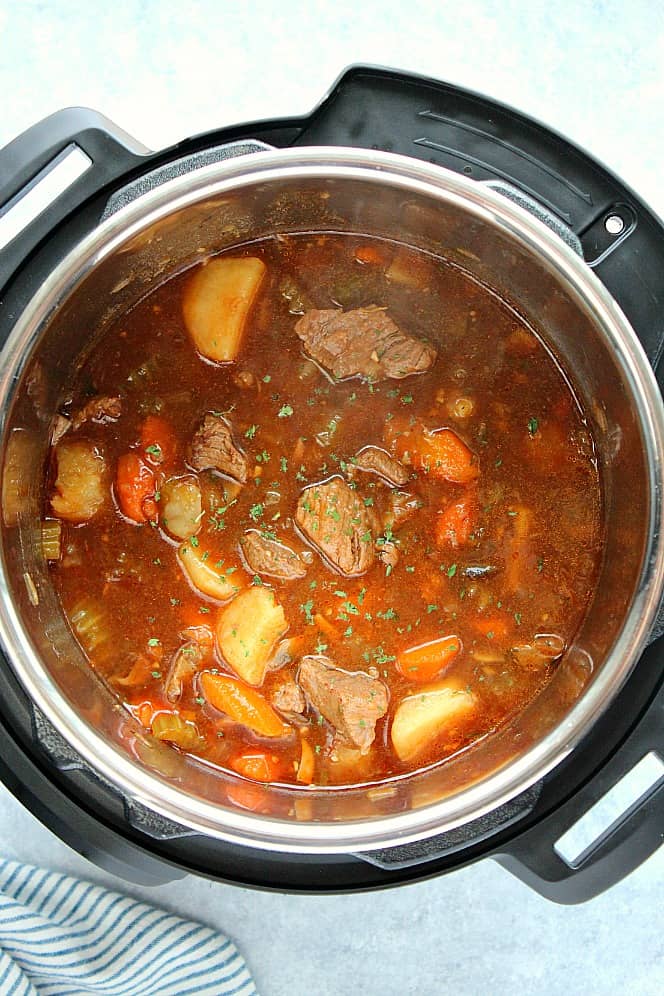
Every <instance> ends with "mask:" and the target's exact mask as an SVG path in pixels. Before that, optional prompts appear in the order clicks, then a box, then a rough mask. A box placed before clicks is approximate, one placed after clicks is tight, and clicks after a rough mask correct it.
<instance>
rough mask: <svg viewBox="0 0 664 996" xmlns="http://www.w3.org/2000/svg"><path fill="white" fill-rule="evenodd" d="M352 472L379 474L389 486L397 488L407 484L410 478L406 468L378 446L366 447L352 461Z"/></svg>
mask: <svg viewBox="0 0 664 996" xmlns="http://www.w3.org/2000/svg"><path fill="white" fill-rule="evenodd" d="M349 469H351V471H352V470H353V469H354V470H363V471H365V473H367V474H377V475H378V477H382V478H383V480H384V481H387V483H388V484H395V485H397V486H400V485H403V484H405V483H406V481H407V480H408V478H409V477H410V474H409V472H408V471H407V470H406V468H405V467H404V466H403V465H402V464H400V463H399V461H398V460H395V459H394V457H392V456H390V454H389V453H386V452H385V450H381V449H380V448H379V447H378V446H365V447H364V449H361V450H360V451H359V453H357V454H356V456H355V457H354V458H353V460H352V461H351V464H350V467H349Z"/></svg>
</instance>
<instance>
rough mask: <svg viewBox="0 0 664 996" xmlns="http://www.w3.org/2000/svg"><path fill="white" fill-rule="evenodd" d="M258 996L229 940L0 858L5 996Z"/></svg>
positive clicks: (0, 965)
mask: <svg viewBox="0 0 664 996" xmlns="http://www.w3.org/2000/svg"><path fill="white" fill-rule="evenodd" d="M89 993H104V994H105V996H187V994H189V996H194V994H195V996H231V994H232V996H257V994H256V987H255V985H254V983H253V980H252V978H251V975H250V974H249V970H248V968H247V966H246V964H245V961H244V958H243V957H242V956H241V955H240V953H239V952H238V950H237V948H236V947H235V945H234V944H233V943H232V941H230V940H229V939H228V938H227V937H224V935H223V934H219V933H217V932H216V931H214V930H211V929H210V928H209V927H203V926H202V925H201V924H198V923H192V922H191V921H189V920H182V919H180V917H177V916H173V915H172V914H171V913H165V912H164V911H163V910H158V909H155V908H154V907H153V906H148V905H147V903H139V902H136V900H134V899H130V898H129V897H128V896H122V895H120V894H119V893H117V892H109V891H108V890H107V889H102V888H100V886H98V885H92V884H91V883H89V882H81V881H80V880H79V879H75V878H70V877H69V876H68V875H59V874H57V873H55V872H48V871H44V870H43V869H41V868H34V867H32V866H31V865H23V864H19V863H18V862H16V861H5V860H2V859H0V994H1V996H87V994H89Z"/></svg>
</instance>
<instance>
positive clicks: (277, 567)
mask: <svg viewBox="0 0 664 996" xmlns="http://www.w3.org/2000/svg"><path fill="white" fill-rule="evenodd" d="M240 546H241V547H242V553H243V554H244V559H245V560H246V561H247V564H248V565H249V568H250V570H252V571H253V572H254V574H266V575H267V576H268V577H271V578H280V579H281V580H282V581H293V580H294V579H295V578H303V577H304V576H305V574H306V573H307V569H306V567H305V566H304V564H303V563H302V561H301V560H300V558H299V557H298V555H297V554H296V553H295V551H294V550H291V548H290V547H289V546H286V545H285V544H284V543H279V542H277V540H272V539H267V537H265V536H263V535H262V534H261V533H259V532H258V530H257V529H251V530H249V532H246V533H245V534H244V536H243V537H242V539H241V540H240Z"/></svg>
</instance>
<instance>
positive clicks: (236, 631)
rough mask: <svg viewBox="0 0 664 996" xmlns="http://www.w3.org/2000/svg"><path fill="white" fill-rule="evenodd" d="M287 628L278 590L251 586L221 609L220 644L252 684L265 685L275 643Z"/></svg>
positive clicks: (227, 660)
mask: <svg viewBox="0 0 664 996" xmlns="http://www.w3.org/2000/svg"><path fill="white" fill-rule="evenodd" d="M287 629H288V623H287V622H286V616H285V615H284V610H283V609H282V607H281V606H280V605H279V603H278V602H277V600H276V599H275V597H274V593H273V592H272V591H271V590H270V589H269V588H247V590H246V591H243V592H242V593H241V594H240V595H238V597H237V598H236V599H235V600H234V601H233V602H231V604H230V605H229V606H228V607H227V608H225V609H223V611H222V612H221V614H220V616H219V621H218V623H217V644H218V646H219V651H220V653H221V655H222V657H223V658H224V660H225V661H226V662H227V664H229V665H230V666H231V667H232V668H233V670H234V671H235V672H236V674H239V676H240V677H241V678H243V679H244V680H245V681H246V682H247V683H248V684H249V685H262V684H263V679H264V678H265V672H266V671H267V665H268V661H269V660H270V657H271V656H272V652H273V650H274V647H275V645H276V643H277V641H278V640H280V639H281V637H282V636H283V635H284V633H285V632H286V630H287Z"/></svg>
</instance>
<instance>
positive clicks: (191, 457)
mask: <svg viewBox="0 0 664 996" xmlns="http://www.w3.org/2000/svg"><path fill="white" fill-rule="evenodd" d="M187 459H188V462H189V466H190V467H192V468H193V469H194V470H218V471H219V473H220V474H226V475H227V476H228V477H230V478H232V479H233V480H234V481H239V482H240V484H245V483H246V480H247V458H246V456H245V454H244V453H243V452H242V450H241V449H239V447H238V446H236V445H235V442H234V440H233V431H232V429H231V427H230V425H229V424H228V422H227V421H226V419H225V418H222V416H221V415H212V414H207V415H206V416H205V418H204V419H203V421H202V422H201V424H200V425H199V427H198V429H197V430H196V432H195V434H194V438H193V439H192V441H191V444H190V446H189V452H188V454H187Z"/></svg>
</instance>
